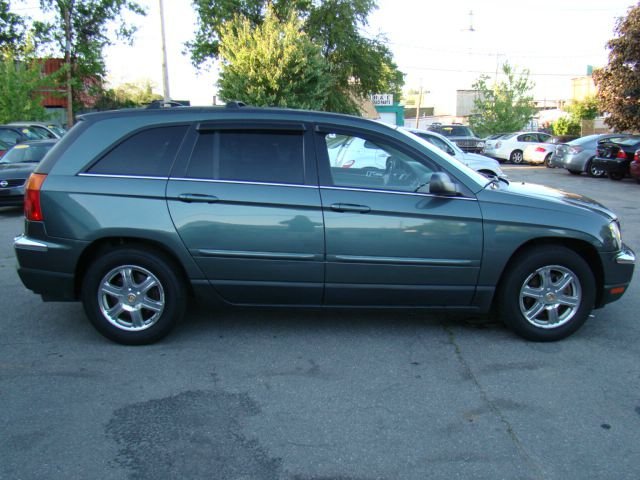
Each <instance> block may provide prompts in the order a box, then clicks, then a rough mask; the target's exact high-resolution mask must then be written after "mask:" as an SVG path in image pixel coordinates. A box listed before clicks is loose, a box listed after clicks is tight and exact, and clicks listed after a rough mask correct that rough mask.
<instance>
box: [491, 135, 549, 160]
mask: <svg viewBox="0 0 640 480" xmlns="http://www.w3.org/2000/svg"><path fill="white" fill-rule="evenodd" d="M550 138H551V135H549V134H548V133H542V132H515V133H509V134H507V135H503V136H502V137H500V138H497V139H495V140H487V141H486V142H485V144H484V150H483V153H484V154H485V155H488V156H489V157H493V158H497V159H498V160H503V161H510V162H511V163H522V162H523V161H524V151H525V150H526V148H527V147H528V146H529V145H533V144H539V143H545V142H547V140H549V139H550ZM543 160H544V159H543Z"/></svg>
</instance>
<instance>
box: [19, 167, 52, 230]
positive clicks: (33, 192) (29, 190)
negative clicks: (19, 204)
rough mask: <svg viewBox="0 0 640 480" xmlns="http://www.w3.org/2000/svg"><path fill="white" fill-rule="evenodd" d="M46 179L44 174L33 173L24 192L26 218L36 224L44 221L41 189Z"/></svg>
mask: <svg viewBox="0 0 640 480" xmlns="http://www.w3.org/2000/svg"><path fill="white" fill-rule="evenodd" d="M45 178H47V176H46V175H44V174H42V173H32V174H31V175H30V176H29V180H27V186H26V188H25V190H24V217H25V218H26V219H27V220H31V221H34V222H41V221H42V220H44V217H43V215H42V205H41V204H40V189H41V188H42V184H43V183H44V180H45Z"/></svg>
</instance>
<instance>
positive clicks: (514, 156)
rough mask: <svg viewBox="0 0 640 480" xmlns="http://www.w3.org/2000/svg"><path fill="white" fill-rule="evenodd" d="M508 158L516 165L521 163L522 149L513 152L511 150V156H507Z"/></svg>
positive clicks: (522, 158)
mask: <svg viewBox="0 0 640 480" xmlns="http://www.w3.org/2000/svg"><path fill="white" fill-rule="evenodd" d="M509 160H510V161H511V163H515V164H516V165H519V164H521V163H522V161H523V160H524V157H523V155H522V150H514V151H513V152H511V156H510V157H509Z"/></svg>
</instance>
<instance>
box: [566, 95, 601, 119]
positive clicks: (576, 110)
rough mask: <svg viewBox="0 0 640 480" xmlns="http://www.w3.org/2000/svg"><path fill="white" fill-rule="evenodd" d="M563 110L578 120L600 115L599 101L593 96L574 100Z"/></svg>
mask: <svg viewBox="0 0 640 480" xmlns="http://www.w3.org/2000/svg"><path fill="white" fill-rule="evenodd" d="M565 110H566V111H567V112H569V113H570V114H571V116H572V117H573V118H575V119H578V120H593V119H594V118H596V117H597V116H598V115H600V101H599V100H598V98H597V97H595V96H590V97H586V98H585V99H584V100H581V101H580V100H579V101H574V102H572V103H571V104H570V105H568V106H567V107H566V108H565Z"/></svg>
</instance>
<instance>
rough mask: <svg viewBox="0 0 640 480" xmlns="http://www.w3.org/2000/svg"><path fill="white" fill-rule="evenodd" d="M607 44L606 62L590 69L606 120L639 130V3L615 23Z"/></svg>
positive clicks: (623, 128) (626, 128)
mask: <svg viewBox="0 0 640 480" xmlns="http://www.w3.org/2000/svg"><path fill="white" fill-rule="evenodd" d="M614 34H615V38H613V39H612V40H610V41H609V42H608V43H607V47H608V48H609V49H610V51H609V62H608V64H607V66H606V67H604V68H602V69H598V70H595V71H594V72H593V81H594V82H595V84H596V86H597V87H598V98H599V99H600V103H601V108H602V110H603V111H604V112H607V113H608V114H609V115H608V116H607V118H605V122H606V123H607V125H609V126H610V127H613V128H615V129H617V130H639V129H640V103H639V102H638V98H640V5H636V6H634V7H631V8H630V9H629V11H628V12H627V16H626V17H621V18H619V19H618V21H617V22H616V26H615V29H614Z"/></svg>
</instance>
